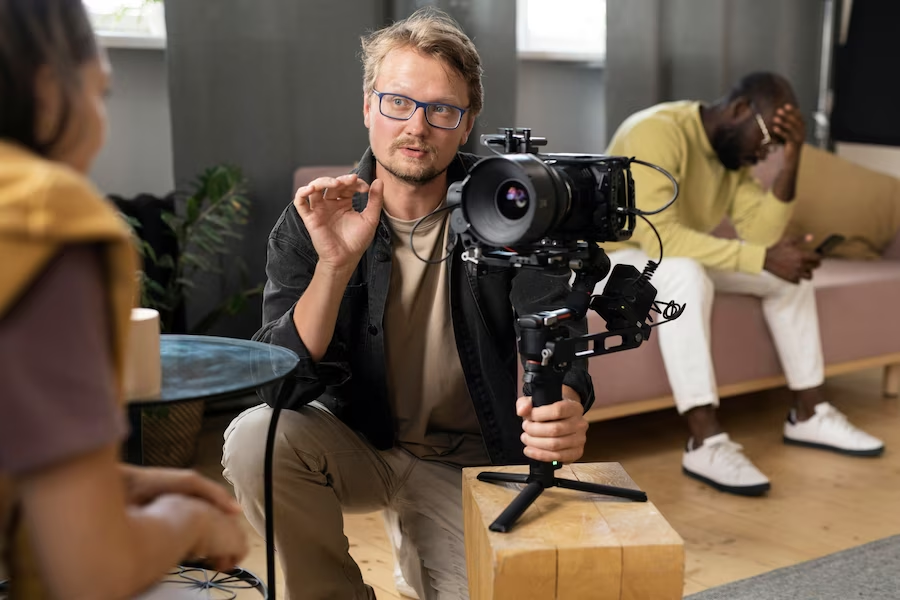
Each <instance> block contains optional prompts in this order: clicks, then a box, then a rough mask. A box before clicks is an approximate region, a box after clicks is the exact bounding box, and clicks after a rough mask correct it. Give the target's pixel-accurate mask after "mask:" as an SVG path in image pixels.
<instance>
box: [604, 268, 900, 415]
mask: <svg viewBox="0 0 900 600" xmlns="http://www.w3.org/2000/svg"><path fill="white" fill-rule="evenodd" d="M813 283H814V285H815V287H816V304H817V307H818V312H819V321H820V327H821V335H822V345H823V350H824V354H825V364H826V365H829V364H835V363H840V362H846V361H851V360H858V359H864V358H869V357H875V356H879V355H883V354H889V353H896V352H900V319H896V318H886V317H885V316H884V315H890V314H891V313H890V312H889V311H890V309H889V308H888V307H891V306H896V305H897V304H898V303H900V261H877V262H872V261H845V260H838V259H828V260H825V261H824V262H823V264H822V267H821V269H819V270H818V271H817V272H816V276H815V278H814V280H813ZM666 300H668V298H667V299H666ZM676 300H677V299H676ZM886 308H888V310H885V309H886ZM867 317H871V318H867ZM588 318H589V327H590V330H591V331H592V332H595V331H603V330H604V324H603V320H602V319H601V318H600V317H599V316H598V315H596V314H594V313H591V314H590V316H589V317H588ZM662 327H665V325H662ZM712 352H713V363H714V365H715V369H716V375H717V378H718V384H719V385H720V386H725V385H730V384H737V383H743V382H747V381H752V380H757V379H764V378H769V377H775V376H779V375H781V374H782V371H781V365H780V362H779V360H778V356H777V354H776V353H775V348H774V345H773V343H772V338H771V336H770V335H769V330H768V327H767V325H766V322H765V319H764V318H763V313H762V306H761V303H760V301H759V300H757V299H756V298H751V297H749V296H740V295H733V294H717V295H716V301H715V304H714V306H713V313H712ZM589 371H590V373H591V376H592V377H593V380H594V387H595V389H596V396H597V399H596V403H595V406H598V407H600V406H608V405H612V404H620V403H625V402H631V401H637V400H648V399H651V398H659V397H662V396H668V395H671V393H672V391H671V388H670V387H669V384H668V379H667V377H666V374H665V368H664V366H663V362H662V356H661V355H660V352H659V343H658V339H657V336H656V332H654V334H653V335H651V337H650V340H649V341H648V342H646V343H644V344H643V345H642V346H641V347H640V348H637V349H636V350H626V351H624V352H619V353H614V354H609V355H606V356H600V357H596V358H592V359H590V362H589Z"/></svg>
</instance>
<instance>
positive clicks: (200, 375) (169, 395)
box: [129, 334, 300, 405]
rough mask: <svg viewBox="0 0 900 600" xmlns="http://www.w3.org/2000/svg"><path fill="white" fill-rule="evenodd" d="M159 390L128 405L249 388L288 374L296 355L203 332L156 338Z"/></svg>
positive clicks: (230, 393) (213, 397) (229, 394)
mask: <svg viewBox="0 0 900 600" xmlns="http://www.w3.org/2000/svg"><path fill="white" fill-rule="evenodd" d="M160 358H161V363H162V389H161V390H160V393H159V394H158V395H157V396H154V397H150V398H140V399H136V400H131V401H129V404H144V405H155V404H167V403H171V402H187V401H190V400H216V399H224V398H231V397H234V396H237V395H240V394H246V393H250V392H253V391H255V390H257V389H259V388H261V387H264V386H266V385H268V384H271V383H275V382H277V381H280V380H281V379H283V378H284V377H286V376H287V375H289V374H290V373H291V372H292V371H293V370H294V368H295V367H296V366H297V363H298V362H299V361H300V359H299V358H298V356H297V355H296V354H295V353H294V352H292V351H291V350H288V349H287V348H284V347H282V346H275V345H273V344H266V343H262V342H251V341H249V340H241V339H234V338H223V337H215V336H207V335H172V334H166V335H162V336H160Z"/></svg>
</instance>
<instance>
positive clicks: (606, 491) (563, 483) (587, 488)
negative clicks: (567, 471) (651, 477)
mask: <svg viewBox="0 0 900 600" xmlns="http://www.w3.org/2000/svg"><path fill="white" fill-rule="evenodd" d="M554 483H555V484H556V485H557V486H558V487H561V488H566V489H568V490H578V491H579V492H591V493H594V494H603V495H605V496H616V497H617V498H627V499H629V500H635V501H637V502H646V501H647V494H646V492H642V491H641V490H632V489H629V488H621V487H613V486H611V485H602V484H599V483H590V482H587V481H572V480H571V479H559V478H557V479H556V480H555V481H554Z"/></svg>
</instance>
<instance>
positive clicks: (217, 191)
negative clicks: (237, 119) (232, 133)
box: [129, 165, 263, 467]
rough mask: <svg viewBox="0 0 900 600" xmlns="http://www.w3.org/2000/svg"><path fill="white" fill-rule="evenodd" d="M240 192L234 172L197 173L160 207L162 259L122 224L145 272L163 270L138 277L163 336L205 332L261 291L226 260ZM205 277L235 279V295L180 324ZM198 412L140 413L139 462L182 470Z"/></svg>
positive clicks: (236, 238) (238, 231)
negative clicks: (170, 245) (169, 242)
mask: <svg viewBox="0 0 900 600" xmlns="http://www.w3.org/2000/svg"><path fill="white" fill-rule="evenodd" d="M246 189H247V181H246V179H245V178H244V176H243V175H242V173H241V171H240V169H238V168H236V167H233V166H228V165H218V166H214V167H211V168H208V169H206V170H204V171H203V172H202V173H200V175H199V176H198V177H197V179H196V180H195V181H194V182H193V184H192V186H191V189H190V190H189V191H188V192H187V193H175V194H174V195H173V200H174V202H173V203H172V204H173V209H172V210H163V211H162V212H161V215H160V216H161V218H162V221H163V223H164V224H165V227H166V228H167V229H168V231H167V234H168V235H169V236H171V238H173V239H174V242H175V247H176V248H177V252H176V253H165V254H161V253H160V252H158V251H157V249H155V248H153V246H152V245H151V244H149V243H148V242H147V240H146V239H140V237H141V236H140V233H141V226H140V224H137V223H135V220H134V219H129V222H130V223H131V224H132V225H133V226H134V227H135V233H136V234H137V236H138V238H139V244H138V247H139V249H140V253H141V254H142V255H143V258H144V264H145V267H150V266H153V267H156V269H155V270H156V272H157V274H158V273H160V272H161V273H163V276H162V277H158V278H152V277H148V276H147V275H146V271H142V272H141V273H139V274H138V276H139V278H140V283H141V285H140V290H141V306H143V307H145V308H153V309H156V310H157V311H159V313H160V326H161V329H162V331H163V333H192V334H203V333H206V332H208V331H209V330H210V328H212V327H213V326H214V325H215V324H216V323H217V322H219V320H220V319H222V318H223V317H226V316H229V315H236V314H238V313H239V312H241V311H243V310H244V309H245V308H246V306H247V302H248V300H249V299H250V298H252V297H254V296H256V295H257V294H260V293H261V292H262V288H263V286H262V285H261V284H260V285H256V286H249V285H248V283H247V274H246V268H245V266H244V264H243V261H242V260H241V259H240V258H239V257H236V256H234V255H232V249H233V247H234V245H236V244H238V243H239V242H240V241H241V239H242V238H243V228H244V226H245V225H246V224H247V219H248V216H249V211H250V200H249V198H248V197H247V195H246ZM226 264H227V265H228V269H226V268H225V267H224V265H226ZM211 277H213V278H219V279H220V280H221V281H222V282H223V283H224V284H225V285H228V284H229V283H230V284H232V285H233V284H234V283H235V282H234V281H233V279H234V278H236V279H237V280H238V281H237V283H238V287H237V291H235V292H233V293H231V294H230V295H228V296H227V297H226V298H225V299H224V300H223V301H222V302H221V303H219V304H218V305H217V306H214V307H213V308H211V309H210V310H208V311H207V312H206V314H204V315H202V316H201V317H200V318H199V319H198V320H197V321H196V323H194V324H193V325H192V326H190V327H185V323H184V319H183V315H184V309H185V304H186V302H187V301H188V300H189V299H190V298H191V296H192V294H193V293H194V292H195V291H196V290H197V285H198V280H202V281H208V280H209V279H210V278H211ZM203 410H204V403H203V401H202V400H198V401H196V402H186V403H180V404H175V405H172V406H167V405H162V406H159V407H153V408H146V409H144V410H143V415H142V424H143V441H144V462H145V464H148V465H157V466H181V467H183V466H188V465H189V464H190V463H191V462H192V460H193V457H194V453H195V450H196V441H197V436H198V434H199V432H200V428H201V425H202V421H203Z"/></svg>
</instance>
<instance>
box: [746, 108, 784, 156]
mask: <svg viewBox="0 0 900 600" xmlns="http://www.w3.org/2000/svg"><path fill="white" fill-rule="evenodd" d="M750 106H751V107H752V108H753V110H754V111H755V112H754V115H753V116H754V117H755V118H756V124H757V125H759V130H760V131H761V132H762V136H763V139H762V142H760V144H759V152H760V154H762V155H764V156H768V155H769V154H771V153H772V151H774V150H775V146H777V145H778V144H777V143H776V142H775V140H774V139H773V138H772V136H771V135H770V134H769V128H768V127H766V121H765V120H764V119H763V116H762V115H761V114H760V113H759V110H758V109H757V108H756V106H755V105H753V104H751V105H750Z"/></svg>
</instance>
